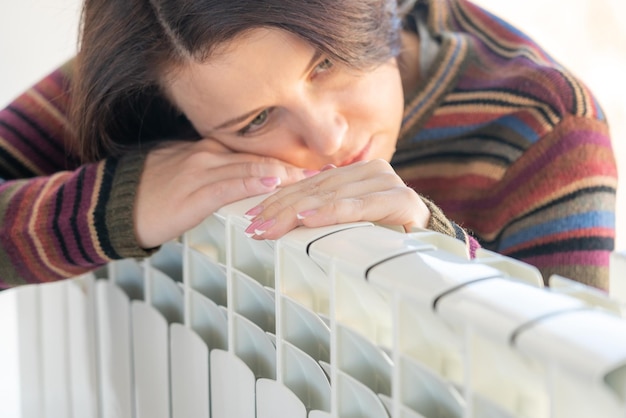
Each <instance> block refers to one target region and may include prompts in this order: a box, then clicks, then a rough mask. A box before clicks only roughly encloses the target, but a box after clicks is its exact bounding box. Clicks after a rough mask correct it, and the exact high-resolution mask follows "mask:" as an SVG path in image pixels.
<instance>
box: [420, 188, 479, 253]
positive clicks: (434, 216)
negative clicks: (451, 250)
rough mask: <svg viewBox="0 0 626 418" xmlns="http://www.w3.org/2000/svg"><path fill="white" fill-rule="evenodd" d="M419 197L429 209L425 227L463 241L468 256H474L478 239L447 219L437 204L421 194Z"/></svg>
mask: <svg viewBox="0 0 626 418" xmlns="http://www.w3.org/2000/svg"><path fill="white" fill-rule="evenodd" d="M420 197H421V198H422V201H423V202H424V203H425V204H426V207H428V210H429V211H430V220H429V221H428V226H427V228H428V229H430V230H432V231H435V232H439V233H442V234H445V235H448V236H451V237H453V238H456V239H458V240H460V241H463V242H464V243H465V247H466V250H467V255H468V257H469V258H474V257H475V256H476V250H477V249H478V248H480V244H479V243H478V241H477V240H476V239H474V238H472V237H471V236H470V235H469V234H468V233H467V231H465V229H463V228H461V227H460V226H459V225H457V224H456V223H454V222H452V221H451V220H450V219H448V218H447V217H446V215H444V214H443V211H442V210H441V209H440V208H439V206H437V205H436V204H435V203H434V202H432V201H430V200H428V199H426V198H424V197H423V196H420Z"/></svg>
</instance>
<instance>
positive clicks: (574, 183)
mask: <svg viewBox="0 0 626 418" xmlns="http://www.w3.org/2000/svg"><path fill="white" fill-rule="evenodd" d="M425 7H426V10H427V13H426V16H427V17H426V19H425V22H426V25H427V28H428V32H429V33H430V36H431V37H432V38H433V40H435V41H437V42H438V44H439V45H440V48H439V50H438V53H437V56H436V57H435V58H434V60H433V63H432V64H431V66H430V68H429V69H428V74H429V77H428V79H427V80H426V81H425V82H424V83H423V84H422V85H421V86H420V87H419V88H418V89H417V91H416V92H415V94H413V95H411V96H409V97H407V99H406V103H407V104H406V108H405V114H404V120H403V128H402V131H401V139H400V141H399V143H398V149H397V152H396V154H395V155H394V158H393V161H392V163H393V165H394V167H395V168H396V170H397V172H398V173H399V174H400V175H401V176H402V178H403V179H405V180H406V181H407V183H408V184H410V185H411V186H412V187H413V188H414V189H416V190H417V191H418V192H419V193H421V194H422V195H424V196H427V197H429V198H431V199H432V200H434V201H435V202H436V203H437V204H438V205H439V206H440V207H441V208H442V210H443V211H444V213H445V214H446V215H447V216H448V217H449V218H451V219H453V220H454V221H456V222H457V223H459V224H460V225H462V226H463V227H464V228H466V229H468V230H470V231H471V232H473V234H474V236H475V237H477V238H478V240H479V242H480V243H481V245H482V246H483V247H485V248H488V249H491V250H494V251H497V252H499V253H503V254H506V255H509V256H512V257H514V258H518V259H521V260H523V261H525V262H527V263H530V264H533V265H535V266H537V267H538V268H539V269H540V271H541V272H542V274H543V276H544V279H546V280H547V279H548V278H549V277H550V275H552V274H559V275H562V276H565V277H569V278H572V279H576V280H578V281H581V282H584V283H587V284H591V285H594V286H597V287H600V288H603V289H606V288H607V286H608V264H609V256H610V253H611V251H612V250H613V248H614V239H615V192H616V185H617V168H616V164H615V159H614V155H613V152H612V148H611V141H610V138H609V133H608V128H607V124H606V120H605V117H604V114H603V113H602V110H601V108H600V106H599V105H598V103H597V101H596V100H595V99H594V97H593V95H592V94H591V93H590V91H589V90H588V88H587V87H586V86H585V85H584V84H583V83H581V82H580V81H578V80H577V79H575V78H574V77H573V76H572V74H571V73H569V72H568V71H567V70H565V69H564V68H562V67H561V66H560V65H559V64H558V63H557V62H555V61H554V60H553V59H552V58H551V57H550V56H548V55H547V54H546V53H545V52H544V51H543V50H542V49H541V48H540V47H539V46H538V45H537V44H536V43H534V42H533V41H532V40H531V39H529V38H528V37H527V36H525V35H524V34H523V33H521V32H520V31H518V30H517V29H515V28H514V27H512V26H510V25H509V24H507V23H506V22H503V21H502V20H500V19H498V18H497V17H495V16H493V15H491V14H489V13H488V12H486V11H485V10H482V9H480V8H479V7H477V6H476V5H474V4H472V3H470V2H467V1H464V0H431V1H430V2H429V4H428V5H427V6H425Z"/></svg>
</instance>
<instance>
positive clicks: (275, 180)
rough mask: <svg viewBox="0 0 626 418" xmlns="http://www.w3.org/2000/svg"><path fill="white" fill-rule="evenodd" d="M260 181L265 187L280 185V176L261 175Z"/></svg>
mask: <svg viewBox="0 0 626 418" xmlns="http://www.w3.org/2000/svg"><path fill="white" fill-rule="evenodd" d="M261 183H262V184H263V185H264V186H267V187H277V186H280V177H261Z"/></svg>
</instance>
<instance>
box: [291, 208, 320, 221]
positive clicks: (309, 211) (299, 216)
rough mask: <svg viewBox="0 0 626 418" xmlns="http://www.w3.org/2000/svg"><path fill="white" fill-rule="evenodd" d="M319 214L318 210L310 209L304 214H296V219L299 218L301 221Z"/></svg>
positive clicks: (304, 211) (303, 212)
mask: <svg viewBox="0 0 626 418" xmlns="http://www.w3.org/2000/svg"><path fill="white" fill-rule="evenodd" d="M316 212H317V209H309V210H303V211H302V212H299V213H297V214H296V218H298V219H299V220H303V219H304V218H306V217H308V216H311V215H314V214H315V213H316Z"/></svg>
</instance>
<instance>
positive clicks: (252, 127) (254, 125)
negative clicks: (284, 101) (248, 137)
mask: <svg viewBox="0 0 626 418" xmlns="http://www.w3.org/2000/svg"><path fill="white" fill-rule="evenodd" d="M271 111H272V109H265V110H263V111H262V112H261V113H259V114H258V115H256V116H255V117H254V119H252V120H251V121H250V123H249V124H247V125H246V126H244V127H243V128H242V129H240V130H239V131H238V132H237V133H238V134H239V135H245V134H247V133H251V132H254V131H256V130H258V129H260V128H262V127H263V126H264V125H265V123H266V122H267V119H268V117H269V115H270V112H271Z"/></svg>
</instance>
